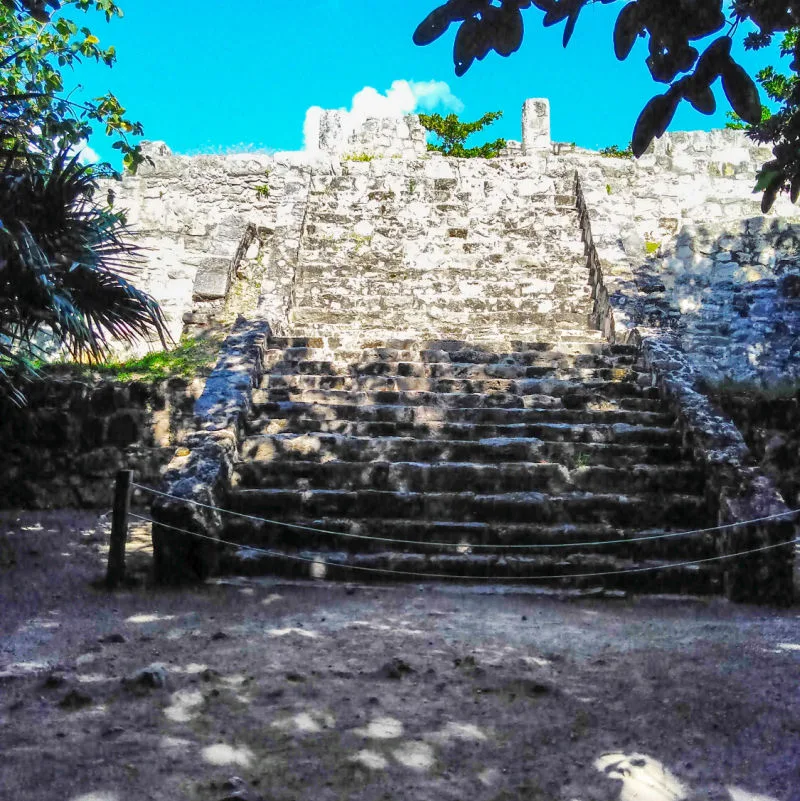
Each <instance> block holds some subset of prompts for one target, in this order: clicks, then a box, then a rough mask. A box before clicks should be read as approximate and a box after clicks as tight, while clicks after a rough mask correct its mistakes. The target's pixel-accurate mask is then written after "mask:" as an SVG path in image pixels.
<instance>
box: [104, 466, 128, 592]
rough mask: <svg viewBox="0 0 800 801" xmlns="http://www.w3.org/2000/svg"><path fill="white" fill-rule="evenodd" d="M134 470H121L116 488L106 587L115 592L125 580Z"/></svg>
mask: <svg viewBox="0 0 800 801" xmlns="http://www.w3.org/2000/svg"><path fill="white" fill-rule="evenodd" d="M132 481H133V470H120V471H119V472H118V473H117V483H116V486H115V487H114V511H113V517H112V519H111V543H110V546H109V549H108V571H107V572H106V586H107V587H108V588H109V589H111V590H113V589H114V588H115V587H116V586H117V585H118V584H119V583H120V582H121V581H124V580H125V543H126V541H127V539H128V512H129V511H130V508H131V482H132Z"/></svg>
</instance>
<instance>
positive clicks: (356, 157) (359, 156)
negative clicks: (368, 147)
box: [342, 153, 375, 161]
mask: <svg viewBox="0 0 800 801" xmlns="http://www.w3.org/2000/svg"><path fill="white" fill-rule="evenodd" d="M374 159H375V156H371V155H370V154H369V153H349V154H347V155H346V156H344V157H343V158H342V161H373V160H374Z"/></svg>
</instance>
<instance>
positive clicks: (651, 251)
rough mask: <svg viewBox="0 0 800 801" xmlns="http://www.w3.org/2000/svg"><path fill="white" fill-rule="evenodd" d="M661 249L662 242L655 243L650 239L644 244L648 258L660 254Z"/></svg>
mask: <svg viewBox="0 0 800 801" xmlns="http://www.w3.org/2000/svg"><path fill="white" fill-rule="evenodd" d="M660 247H661V243H660V242H653V241H652V240H650V239H648V240H646V241H645V243H644V249H645V252H646V253H647V255H648V256H653V255H655V254H656V253H658V249H659V248H660Z"/></svg>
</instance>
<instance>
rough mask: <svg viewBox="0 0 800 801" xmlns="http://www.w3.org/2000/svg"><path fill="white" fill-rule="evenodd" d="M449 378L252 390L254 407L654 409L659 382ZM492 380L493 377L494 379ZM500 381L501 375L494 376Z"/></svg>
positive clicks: (657, 402) (656, 405) (258, 408)
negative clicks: (426, 383)
mask: <svg viewBox="0 0 800 801" xmlns="http://www.w3.org/2000/svg"><path fill="white" fill-rule="evenodd" d="M441 380H442V382H452V383H453V389H454V390H455V391H453V392H439V391H435V390H428V391H426V390H352V391H350V390H344V389H343V390H339V389H305V388H303V387H295V386H283V387H275V388H270V389H261V390H255V391H254V392H253V396H252V403H253V408H254V409H256V410H257V411H258V410H260V409H261V407H263V406H264V405H265V404H268V403H282V402H286V401H294V402H299V403H312V404H326V405H328V406H340V405H345V406H351V405H357V406H388V405H393V406H411V407H416V406H426V407H434V408H436V409H465V408H469V409H476V408H505V409H531V408H538V407H542V406H548V407H550V406H563V407H564V408H567V409H582V408H585V407H587V406H591V405H597V404H603V403H604V402H608V401H611V400H620V401H625V403H626V408H628V409H634V408H636V409H641V410H644V411H656V410H657V409H658V408H659V406H660V401H659V400H658V388H657V387H648V388H644V389H643V388H642V387H639V386H638V385H637V384H636V383H634V382H632V381H592V382H588V381H587V382H584V383H582V384H581V383H575V382H572V381H558V380H556V379H537V378H529V379H522V380H520V381H515V382H512V383H513V389H511V388H510V389H509V390H507V391H504V390H498V391H491V390H486V391H484V390H478V391H472V392H469V391H467V390H468V389H469V387H470V385H471V384H476V383H478V382H470V381H466V380H464V379H459V378H453V379H441ZM493 380H495V379H493ZM496 380H497V381H504V380H506V379H496Z"/></svg>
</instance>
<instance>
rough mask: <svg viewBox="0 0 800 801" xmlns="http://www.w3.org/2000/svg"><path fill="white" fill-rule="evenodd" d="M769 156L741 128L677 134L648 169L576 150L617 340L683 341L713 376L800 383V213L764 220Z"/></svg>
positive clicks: (777, 213)
mask: <svg viewBox="0 0 800 801" xmlns="http://www.w3.org/2000/svg"><path fill="white" fill-rule="evenodd" d="M769 156H770V153H769V150H765V149H764V148H760V147H757V146H755V144H754V143H752V142H751V141H750V140H748V139H747V138H746V137H745V136H744V134H742V133H741V132H738V131H712V132H710V133H703V132H697V131H695V132H689V133H682V132H679V133H675V134H666V135H665V136H664V137H663V138H662V139H661V140H657V141H656V143H655V146H654V147H653V148H651V151H650V152H648V153H647V154H646V155H645V156H643V157H642V158H641V159H639V160H638V161H633V160H628V159H616V158H603V157H601V156H599V155H598V154H595V153H590V152H586V151H584V152H576V153H574V154H570V155H568V156H566V157H564V158H563V162H564V164H565V166H566V165H569V168H570V169H571V168H572V167H573V166H574V167H576V168H577V170H578V174H579V175H580V179H581V184H582V188H583V194H584V196H585V201H586V205H587V208H588V212H589V217H590V221H591V229H592V235H593V238H594V242H595V245H596V248H597V252H598V255H599V257H600V262H601V267H602V270H603V274H604V280H605V284H606V288H607V289H608V292H609V294H610V296H611V301H612V306H613V309H614V318H615V324H616V336H617V337H618V338H620V339H624V338H625V337H626V335H628V333H629V332H630V331H632V330H634V329H636V330H637V331H638V332H640V333H641V334H643V335H655V334H663V333H665V332H667V333H670V334H673V335H674V336H676V337H677V339H678V342H679V343H680V346H681V347H682V348H683V350H685V351H686V352H687V353H690V354H691V355H692V357H693V360H694V362H695V365H696V366H697V367H698V368H699V369H700V371H701V372H702V373H703V374H704V375H705V376H707V377H709V378H721V377H723V376H729V377H734V378H736V379H739V380H744V379H758V380H764V381H766V382H768V383H774V382H776V381H779V380H781V378H782V377H786V376H791V375H794V376H798V375H800V291H799V289H798V284H800V259H798V253H800V208H798V207H796V206H793V205H792V204H791V203H790V202H789V200H788V199H787V198H786V197H781V198H779V199H778V201H777V202H776V204H775V207H774V209H773V211H771V212H770V213H769V214H768V215H763V214H762V213H761V209H760V194H753V191H752V190H753V186H754V185H755V182H756V171H757V169H758V167H760V165H761V164H762V163H763V162H764V161H765V160H767V159H768V158H769Z"/></svg>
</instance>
